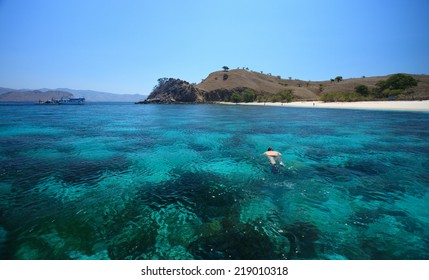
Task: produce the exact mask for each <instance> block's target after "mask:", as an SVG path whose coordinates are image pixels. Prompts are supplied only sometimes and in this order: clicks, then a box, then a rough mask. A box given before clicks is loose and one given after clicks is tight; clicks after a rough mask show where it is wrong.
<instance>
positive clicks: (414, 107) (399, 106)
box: [216, 100, 429, 112]
mask: <svg viewBox="0 0 429 280" xmlns="http://www.w3.org/2000/svg"><path fill="white" fill-rule="evenodd" d="M216 104H223V105H244V106H277V107H298V108H299V107H301V108H325V109H355V110H382V111H386V110H387V111H417V112H429V100H423V101H356V102H323V101H295V102H290V103H280V102H276V103H273V102H265V103H264V102H260V103H258V102H252V103H232V102H216Z"/></svg>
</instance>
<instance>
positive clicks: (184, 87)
mask: <svg viewBox="0 0 429 280" xmlns="http://www.w3.org/2000/svg"><path fill="white" fill-rule="evenodd" d="M202 102H204V98H203V93H202V91H201V90H198V89H197V88H196V87H194V86H193V85H192V84H190V83H188V82H186V81H183V80H180V79H174V78H162V79H159V80H158V85H157V86H156V87H155V88H154V89H153V91H152V92H151V94H150V95H149V96H148V98H147V99H146V100H145V101H142V102H138V103H140V104H170V103H202Z"/></svg>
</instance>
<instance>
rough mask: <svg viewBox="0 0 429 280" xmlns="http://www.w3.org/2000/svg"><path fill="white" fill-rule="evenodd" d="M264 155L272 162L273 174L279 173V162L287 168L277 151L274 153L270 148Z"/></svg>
mask: <svg viewBox="0 0 429 280" xmlns="http://www.w3.org/2000/svg"><path fill="white" fill-rule="evenodd" d="M263 155H265V156H267V157H268V159H269V160H270V163H271V166H272V167H273V173H278V168H277V162H278V163H279V164H280V165H281V166H285V164H284V163H283V161H282V158H281V156H282V154H281V153H279V152H277V151H274V150H273V148H272V147H271V146H270V147H268V150H267V151H266V152H265V153H263Z"/></svg>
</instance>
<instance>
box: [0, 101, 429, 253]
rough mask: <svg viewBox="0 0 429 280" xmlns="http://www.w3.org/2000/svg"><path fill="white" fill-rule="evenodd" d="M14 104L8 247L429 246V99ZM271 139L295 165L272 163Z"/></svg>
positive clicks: (0, 175)
mask: <svg viewBox="0 0 429 280" xmlns="http://www.w3.org/2000/svg"><path fill="white" fill-rule="evenodd" d="M0 114H1V116H2V118H1V120H0V258H1V259H42V260H46V259H47V260H50V259H65V260H68V259H98V260H100V259H119V260H128V259H167V260H174V259H181V260H187V259H200V260H209V259H210V260H219V259H221V260H224V259H235V260H238V259H276V260H281V259H299V260H300V259H323V260H326V259H355V260H361V259H363V260H371V259H405V260H408V259H426V260H427V259H429V253H428V252H429V212H428V210H427V209H429V169H428V167H429V144H428V143H429V133H428V130H427V128H428V127H429V114H427V113H417V112H393V111H389V112H387V111H369V110H367V111H365V110H339V109H313V108H307V109H304V108H282V107H264V106H257V107H256V106H255V107H254V106H251V107H247V106H224V105H134V104H124V103H116V104H97V103H88V104H86V105H84V106H38V105H33V104H0ZM268 146H273V148H274V149H275V150H278V151H280V152H281V153H282V154H283V156H282V159H283V162H284V163H285V164H286V166H285V167H281V166H279V167H278V168H276V169H275V170H273V169H272V168H271V167H270V164H269V161H268V159H267V158H266V157H265V156H263V155H262V153H263V152H264V151H265V150H266V149H267V147H268ZM273 171H275V172H273Z"/></svg>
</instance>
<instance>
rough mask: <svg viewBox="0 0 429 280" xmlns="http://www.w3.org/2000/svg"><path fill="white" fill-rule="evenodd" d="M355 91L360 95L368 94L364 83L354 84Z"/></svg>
mask: <svg viewBox="0 0 429 280" xmlns="http://www.w3.org/2000/svg"><path fill="white" fill-rule="evenodd" d="M355 91H356V92H357V93H359V94H360V95H362V96H368V94H369V89H368V87H367V86H366V85H357V86H355Z"/></svg>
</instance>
